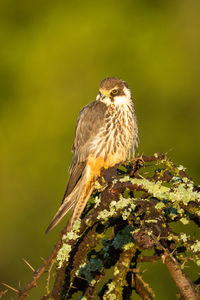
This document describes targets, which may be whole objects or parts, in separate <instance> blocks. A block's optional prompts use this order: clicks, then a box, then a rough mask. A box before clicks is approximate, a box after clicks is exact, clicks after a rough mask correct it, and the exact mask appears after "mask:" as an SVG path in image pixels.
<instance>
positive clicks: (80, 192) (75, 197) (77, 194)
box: [45, 175, 91, 234]
mask: <svg viewBox="0 0 200 300" xmlns="http://www.w3.org/2000/svg"><path fill="white" fill-rule="evenodd" d="M88 187H91V183H90V181H88V178H87V176H86V175H84V176H83V177H82V178H81V179H80V180H79V181H78V183H77V184H76V186H75V187H74V189H73V191H72V192H71V194H69V195H68V196H67V197H66V198H65V199H64V201H63V203H62V205H61V206H60V208H59V210H58V211H57V213H56V214H55V216H54V218H53V220H52V222H51V224H50V225H49V226H48V228H47V230H46V231H45V233H46V234H47V233H48V232H49V231H50V230H52V229H53V228H54V227H55V226H56V225H57V224H58V223H59V222H60V221H61V220H62V218H63V217H64V216H65V215H66V214H67V213H68V211H69V210H70V209H72V208H73V207H75V209H74V212H73V215H72V220H70V222H69V224H72V225H73V223H74V218H75V217H76V218H78V217H79V216H80V215H81V213H82V211H83V209H84V207H85V205H86V203H87V200H88V198H89V195H90V194H91V193H90V189H88ZM83 202H84V206H83Z"/></svg>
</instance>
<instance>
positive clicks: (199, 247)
mask: <svg viewBox="0 0 200 300" xmlns="http://www.w3.org/2000/svg"><path fill="white" fill-rule="evenodd" d="M191 250H193V251H194V252H200V241H198V240H196V242H195V243H194V244H193V245H192V246H191Z"/></svg>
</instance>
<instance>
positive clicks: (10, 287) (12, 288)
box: [1, 282, 19, 294]
mask: <svg viewBox="0 0 200 300" xmlns="http://www.w3.org/2000/svg"><path fill="white" fill-rule="evenodd" d="M1 284H3V285H4V286H5V287H7V288H9V289H11V290H13V291H14V292H15V293H17V294H18V293H19V290H17V289H15V288H14V287H12V286H10V285H8V284H6V283H3V282H1Z"/></svg>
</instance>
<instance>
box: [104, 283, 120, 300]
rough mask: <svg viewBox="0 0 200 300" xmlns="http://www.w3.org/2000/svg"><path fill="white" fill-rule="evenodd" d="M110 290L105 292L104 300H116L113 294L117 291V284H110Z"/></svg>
mask: <svg viewBox="0 0 200 300" xmlns="http://www.w3.org/2000/svg"><path fill="white" fill-rule="evenodd" d="M107 287H108V290H107V291H106V292H105V294H104V296H103V300H116V299H117V297H116V295H115V294H114V293H112V292H113V291H114V290H115V284H114V283H113V282H111V283H109V284H108V285H107Z"/></svg>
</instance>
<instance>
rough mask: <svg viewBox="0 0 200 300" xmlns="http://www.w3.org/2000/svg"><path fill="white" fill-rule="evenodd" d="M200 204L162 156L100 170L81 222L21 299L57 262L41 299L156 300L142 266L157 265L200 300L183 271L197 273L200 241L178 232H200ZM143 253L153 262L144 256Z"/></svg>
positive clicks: (199, 195) (187, 295) (198, 191)
mask: <svg viewBox="0 0 200 300" xmlns="http://www.w3.org/2000/svg"><path fill="white" fill-rule="evenodd" d="M199 204H200V188H199V186H197V185H195V184H194V183H193V181H192V180H191V179H190V178H189V177H188V176H187V175H186V173H185V169H184V168H183V166H176V165H175V164H174V163H172V162H171V161H170V160H169V159H168V158H167V157H166V156H165V155H163V154H155V155H154V156H151V157H146V156H142V157H138V158H135V159H133V160H131V161H128V162H125V163H123V164H121V165H116V166H115V167H112V168H110V169H107V170H102V172H101V177H100V178H99V180H98V181H97V182H96V184H95V188H94V192H93V194H92V196H91V199H90V200H89V202H88V205H87V207H86V209H85V211H84V212H83V214H82V216H81V219H78V220H77V221H76V222H75V224H74V226H73V228H72V230H71V231H70V232H67V233H65V234H64V233H62V234H61V238H60V240H59V241H58V243H57V244H56V246H55V248H54V250H53V252H52V254H51V255H50V256H49V258H48V259H47V260H46V261H45V264H44V265H43V266H42V268H41V269H39V270H38V271H37V273H36V274H35V275H34V277H33V279H32V281H31V282H30V283H29V285H28V286H27V287H25V288H24V290H22V291H19V296H20V297H21V298H20V299H24V297H25V296H26V295H27V294H28V292H29V290H30V289H31V288H32V287H33V286H34V285H35V284H36V282H37V280H38V279H39V277H40V276H41V275H42V273H43V272H44V271H45V270H46V269H47V267H48V266H49V265H50V263H51V261H52V259H53V258H54V257H55V256H56V258H57V263H58V267H57V270H56V277H55V281H54V286H53V289H52V291H51V292H50V293H49V294H48V295H45V296H44V297H43V299H56V300H62V299H82V300H83V299H84V300H85V299H91V298H92V297H95V299H103V300H105V299H107V300H114V299H117V300H118V299H119V300H120V299H126V300H128V299H131V297H132V293H133V292H136V293H137V294H138V295H139V296H140V297H141V299H153V298H154V292H155V294H156V290H155V291H154V292H153V290H152V288H151V287H150V285H149V284H148V283H146V282H145V281H144V279H143V275H142V273H141V272H140V269H139V267H138V264H139V263H140V264H141V263H143V262H149V264H151V263H153V262H154V261H157V260H162V261H163V263H164V264H165V265H166V268H167V269H168V270H169V272H170V274H171V277H172V278H173V280H174V282H175V284H176V285H177V287H178V288H179V290H180V294H181V296H182V297H183V298H184V299H199V297H200V295H199V285H200V280H199V278H198V274H197V279H196V280H195V281H194V282H192V280H191V279H189V277H188V275H187V268H186V267H187V264H188V262H190V264H194V265H197V266H200V240H199V239H197V238H196V237H195V236H193V235H192V232H191V234H188V233H187V234H186V233H185V232H184V230H183V231H178V230H177V229H176V230H175V229H174V226H173V224H175V223H177V224H178V223H180V224H182V225H183V226H184V225H187V224H190V223H191V222H193V223H194V224H195V226H196V230H197V231H198V232H199V227H200V209H199ZM197 236H198V235H197ZM146 249H150V250H151V253H152V255H149V256H147V255H145V254H144V250H146ZM108 271H109V273H108ZM105 278H106V280H105ZM105 282H106V283H105ZM78 297H79V298H78Z"/></svg>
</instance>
